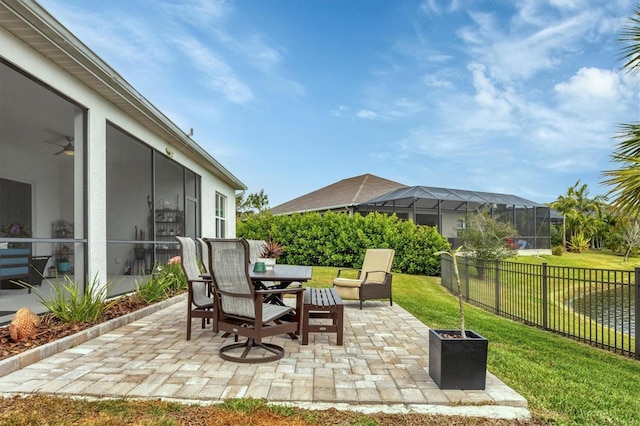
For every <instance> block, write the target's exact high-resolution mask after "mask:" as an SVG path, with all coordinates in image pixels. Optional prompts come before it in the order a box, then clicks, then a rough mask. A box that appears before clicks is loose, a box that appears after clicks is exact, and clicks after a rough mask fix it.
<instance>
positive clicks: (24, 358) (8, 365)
mask: <svg viewBox="0 0 640 426" xmlns="http://www.w3.org/2000/svg"><path fill="white" fill-rule="evenodd" d="M186 298H187V294H186V293H183V294H181V295H178V296H175V297H172V298H171V299H167V300H163V301H162V302H158V303H154V304H153V305H149V306H146V307H144V308H142V309H138V310H137V311H134V312H131V313H129V314H126V315H123V316H121V317H118V318H114V319H112V320H109V321H106V322H103V323H100V324H97V325H95V326H93V327H91V328H87V329H86V330H81V331H79V332H77V333H74V334H72V335H70V336H66V337H63V338H61V339H58V340H56V341H53V342H49V343H47V344H44V345H42V346H37V347H35V348H33V349H29V350H28V351H25V352H22V353H20V354H18V355H14V356H12V357H9V358H7V359H3V360H1V361H0V377H3V376H6V375H8V374H11V373H13V372H15V371H18V370H20V369H21V368H24V367H27V366H29V365H31V364H34V363H36V362H38V361H41V360H43V359H45V358H48V357H50V356H51V355H55V354H57V353H59V352H62V351H65V350H67V349H70V348H73V347H75V346H78V345H81V344H82V343H85V342H87V341H89V340H91V339H94V338H96V337H99V336H102V335H103V334H106V333H109V332H110V331H113V330H115V329H116V328H120V327H123V326H125V325H127V324H129V323H132V322H133V321H137V320H139V319H140V318H143V317H145V316H147V315H150V314H153V313H154V312H157V311H159V310H161V309H164V308H166V307H169V306H171V305H174V304H176V303H179V302H181V301H183V300H185V299H186Z"/></svg>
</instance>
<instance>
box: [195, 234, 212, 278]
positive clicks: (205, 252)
mask: <svg viewBox="0 0 640 426" xmlns="http://www.w3.org/2000/svg"><path fill="white" fill-rule="evenodd" d="M196 239H197V240H198V242H199V243H200V260H201V261H202V266H204V271H205V272H206V273H207V274H209V275H211V271H210V270H209V246H208V245H207V243H206V242H205V240H204V238H196Z"/></svg>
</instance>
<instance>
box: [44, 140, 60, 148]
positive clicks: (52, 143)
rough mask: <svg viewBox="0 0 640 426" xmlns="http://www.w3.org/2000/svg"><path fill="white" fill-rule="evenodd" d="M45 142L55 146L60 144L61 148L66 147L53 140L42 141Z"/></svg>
mask: <svg viewBox="0 0 640 426" xmlns="http://www.w3.org/2000/svg"><path fill="white" fill-rule="evenodd" d="M42 142H44V143H50V144H51V145H55V146H59V147H60V148H64V145H61V144H59V143H55V142H51V141H42Z"/></svg>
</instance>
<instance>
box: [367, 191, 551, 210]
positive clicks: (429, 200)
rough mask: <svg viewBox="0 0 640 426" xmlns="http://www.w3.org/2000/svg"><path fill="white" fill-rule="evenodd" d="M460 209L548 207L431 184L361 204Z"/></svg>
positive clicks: (518, 199)
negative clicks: (485, 205) (493, 206)
mask: <svg viewBox="0 0 640 426" xmlns="http://www.w3.org/2000/svg"><path fill="white" fill-rule="evenodd" d="M438 202H440V203H441V204H440V207H441V208H442V209H445V210H459V209H466V208H469V207H471V208H477V207H478V206H481V205H484V204H501V205H506V206H515V207H545V208H546V207H547V206H545V205H544V204H540V203H536V202H535V201H530V200H526V199H524V198H521V197H518V196H516V195H509V194H497V193H493V192H481V191H467V190H462V189H448V188H435V187H431V186H412V187H406V188H399V189H396V190H395V191H391V192H389V193H387V194H383V195H380V196H378V197H375V198H373V199H370V200H367V201H366V202H364V203H362V204H364V205H366V206H370V207H374V206H375V207H382V206H385V207H396V208H413V207H416V208H423V209H435V208H437V207H438Z"/></svg>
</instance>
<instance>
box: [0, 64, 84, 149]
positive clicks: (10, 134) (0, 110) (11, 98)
mask: <svg viewBox="0 0 640 426" xmlns="http://www.w3.org/2000/svg"><path fill="white" fill-rule="evenodd" d="M76 110H77V108H76V107H75V106H74V105H73V104H71V103H70V102H69V101H67V100H65V99H64V98H62V97H61V96H59V95H58V94H56V93H54V92H53V91H51V90H49V89H48V88H45V87H44V86H42V85H41V84H39V83H36V82H34V81H33V80H31V79H30V78H28V77H26V76H24V75H23V74H21V73H20V72H18V71H16V70H14V69H13V68H11V67H9V66H7V65H6V64H4V63H0V153H1V152H2V149H3V147H5V148H6V147H7V146H9V145H20V148H21V149H24V150H28V152H30V153H32V154H33V155H37V156H39V155H41V154H47V155H53V154H55V153H56V152H59V151H60V148H58V147H56V146H54V145H51V144H48V143H44V142H43V141H45V140H48V141H51V142H56V143H60V144H62V145H64V144H66V140H65V138H66V137H68V136H71V137H73V120H74V115H75V111H76ZM57 157H65V156H64V155H58V156H57ZM49 160H50V159H49Z"/></svg>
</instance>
